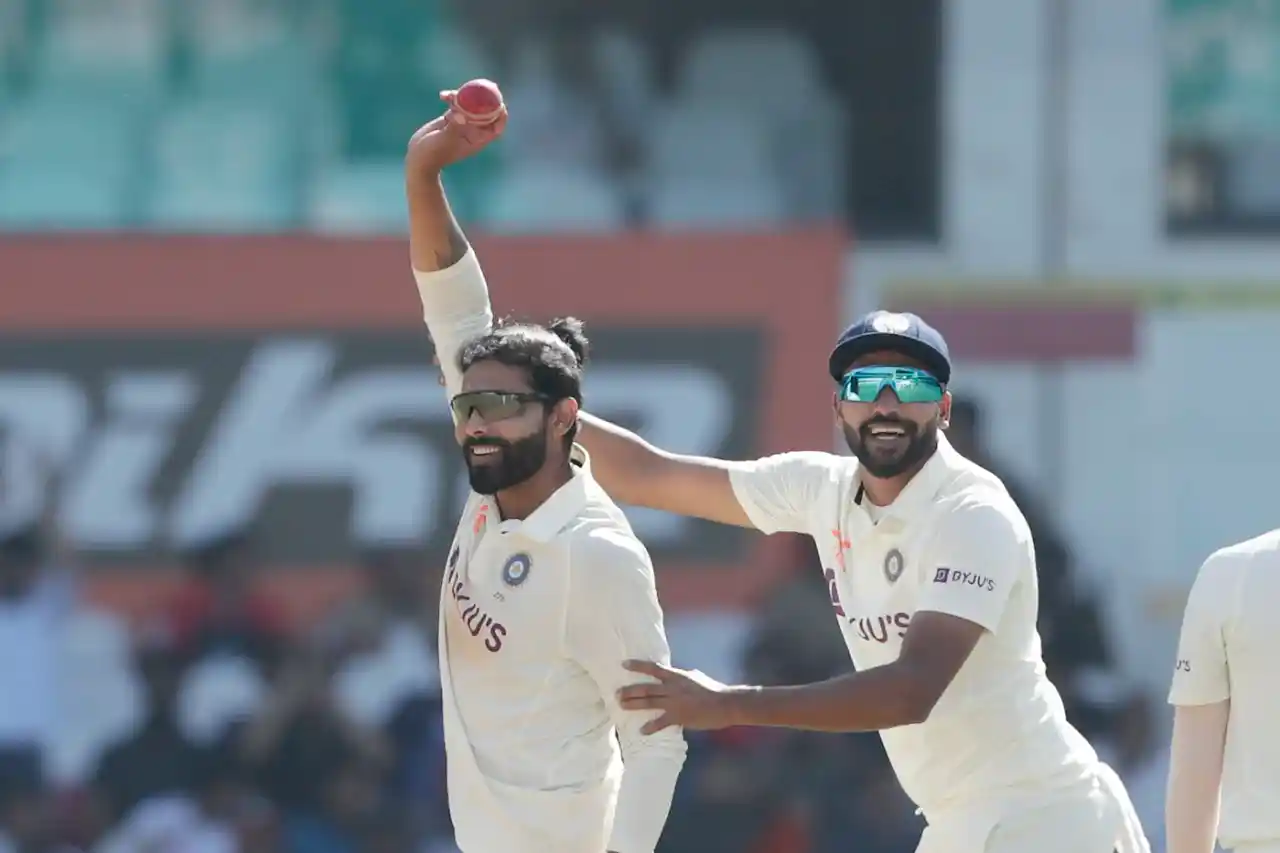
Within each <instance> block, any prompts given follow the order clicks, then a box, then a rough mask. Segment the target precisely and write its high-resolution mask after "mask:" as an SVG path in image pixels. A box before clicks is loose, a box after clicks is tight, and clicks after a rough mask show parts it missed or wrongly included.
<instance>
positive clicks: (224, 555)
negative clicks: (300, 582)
mask: <svg viewBox="0 0 1280 853" xmlns="http://www.w3.org/2000/svg"><path fill="white" fill-rule="evenodd" d="M186 563H187V566H188V568H189V570H190V576H189V577H188V579H187V581H186V583H185V585H184V587H183V588H182V589H181V591H180V592H179V594H178V596H177V599H176V601H175V602H174V606H173V610H172V612H171V614H170V617H171V622H170V629H171V630H172V632H173V636H174V640H175V642H176V643H177V644H178V646H179V648H180V649H181V650H182V651H183V652H184V653H185V654H186V655H188V656H189V657H190V658H191V659H193V660H198V659H199V658H202V657H205V656H209V655H213V654H214V653H218V652H221V653H225V654H231V655H239V656H242V657H244V658H247V659H248V660H251V661H253V662H254V663H255V664H257V665H258V666H259V667H261V668H262V669H263V670H264V671H270V670H271V669H272V667H273V666H274V665H275V664H276V663H277V660H278V657H279V655H280V652H281V649H282V647H283V644H284V642H285V638H286V622H285V617H284V612H283V610H282V609H281V608H280V607H279V606H278V605H277V604H276V602H275V601H273V600H272V599H271V598H270V597H268V596H267V595H266V594H264V593H262V592H261V591H260V590H257V589H255V587H254V581H255V580H256V575H257V565H258V564H257V559H256V554H255V553H254V550H253V541H252V538H251V536H250V534H249V532H248V531H235V532H231V533H227V534H224V535H221V536H216V537H213V538H211V539H208V540H206V541H203V542H200V543H198V544H197V545H196V546H194V547H193V548H191V549H190V550H189V551H188V553H187V555H186Z"/></svg>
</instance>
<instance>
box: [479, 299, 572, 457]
mask: <svg viewBox="0 0 1280 853" xmlns="http://www.w3.org/2000/svg"><path fill="white" fill-rule="evenodd" d="M590 353H591V344H590V342H589V341H588V340H587V336H586V334H585V333H584V332H583V328H582V321H581V320H578V319H575V318H573V317H563V318H561V319H558V320H552V321H551V322H550V323H548V324H547V325H545V326H538V325H535V324H532V323H511V322H505V321H504V322H502V323H500V324H499V325H497V326H495V327H494V329H493V330H492V331H490V332H489V333H488V334H485V335H481V336H480V337H478V338H476V339H474V340H472V341H470V342H468V343H467V344H466V345H465V346H463V348H462V349H461V351H459V353H458V369H459V370H461V371H464V372H465V371H466V370H467V368H469V367H471V365H473V364H475V363H476V362H479V361H496V362H498V363H499V364H505V365H507V366H509V367H518V368H521V369H522V370H524V371H525V373H526V375H527V376H528V377H529V387H530V388H531V389H532V390H533V391H534V393H536V394H541V395H543V396H545V397H546V398H547V399H548V400H549V401H550V403H551V404H552V405H554V404H555V403H557V402H559V401H560V400H565V399H569V398H572V399H574V400H576V401H577V402H578V405H582V374H583V368H584V367H585V366H586V363H587V358H588V357H589V356H590ZM577 433H578V425H577V424H576V423H575V424H574V425H573V426H572V427H570V428H569V433H568V435H566V437H565V440H566V442H567V443H572V442H573V439H574V437H575V436H576V435H577Z"/></svg>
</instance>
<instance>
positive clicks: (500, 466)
mask: <svg viewBox="0 0 1280 853" xmlns="http://www.w3.org/2000/svg"><path fill="white" fill-rule="evenodd" d="M484 446H488V447H497V448H499V450H498V454H497V455H498V460H497V461H496V462H481V463H478V464H477V463H476V462H475V461H474V460H473V459H472V458H471V454H470V453H468V452H467V450H468V448H471V447H484ZM462 458H463V461H465V462H466V464H467V478H468V479H469V480H470V481H471V489H472V491H474V492H477V493H479V494H482V495H496V494H497V493H498V492H501V491H503V490H504V489H509V488H511V487H512V486H518V485H520V484H521V483H523V482H525V481H526V480H528V479H529V478H530V477H532V476H533V475H534V474H537V473H538V472H539V471H541V470H542V466H543V465H545V464H546V462H547V428H546V426H545V425H543V427H542V429H540V430H538V431H537V432H535V433H533V434H532V435H528V436H525V437H524V438H521V439H517V440H516V441H494V440H487V439H480V440H477V441H467V442H465V443H464V444H463V445H462Z"/></svg>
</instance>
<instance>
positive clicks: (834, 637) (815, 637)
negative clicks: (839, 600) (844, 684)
mask: <svg viewBox="0 0 1280 853" xmlns="http://www.w3.org/2000/svg"><path fill="white" fill-rule="evenodd" d="M793 554H794V557H793V560H794V565H795V566H796V569H795V571H793V572H791V573H789V574H788V575H787V577H786V579H785V580H784V581H783V582H782V583H781V584H779V585H778V587H777V588H776V589H774V590H771V591H770V593H769V595H768V596H767V597H766V598H765V600H764V602H763V604H762V606H761V608H760V610H759V611H758V612H757V613H756V614H755V624H754V627H753V630H752V637H751V639H750V640H749V641H748V646H747V650H746V653H745V654H746V660H745V661H744V665H745V667H746V670H747V678H748V679H749V680H750V681H751V682H752V683H753V684H804V683H808V682H812V681H822V680H823V679H825V678H831V677H832V676H835V675H838V674H840V673H842V672H848V671H849V670H850V669H852V667H853V664H852V663H851V662H850V660H849V650H848V649H847V648H846V646H845V643H844V636H843V635H842V634H841V633H840V625H839V622H838V621H837V618H836V616H835V615H834V613H833V612H832V605H831V593H830V591H829V589H828V586H827V581H826V578H825V577H824V575H823V571H824V570H823V567H822V564H821V562H820V561H819V559H818V554H817V551H816V549H815V548H814V546H813V543H812V542H811V541H810V540H809V538H808V537H800V536H796V537H794V538H793Z"/></svg>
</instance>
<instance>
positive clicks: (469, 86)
mask: <svg viewBox="0 0 1280 853" xmlns="http://www.w3.org/2000/svg"><path fill="white" fill-rule="evenodd" d="M453 103H454V107H455V108H456V109H457V110H458V112H460V113H462V114H463V115H465V116H466V117H467V118H468V119H469V120H470V121H473V122H475V123H476V124H487V123H489V122H491V121H496V120H497V119H498V117H499V116H501V115H502V90H501V89H499V88H498V84H497V83H495V82H493V81H492V80H469V81H467V82H466V83H463V84H462V85H461V86H459V87H458V92H457V94H456V95H455V96H454V100H453Z"/></svg>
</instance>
